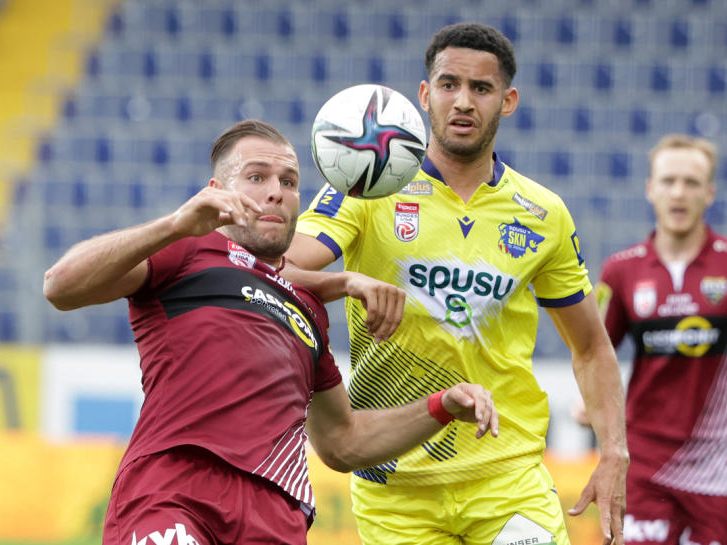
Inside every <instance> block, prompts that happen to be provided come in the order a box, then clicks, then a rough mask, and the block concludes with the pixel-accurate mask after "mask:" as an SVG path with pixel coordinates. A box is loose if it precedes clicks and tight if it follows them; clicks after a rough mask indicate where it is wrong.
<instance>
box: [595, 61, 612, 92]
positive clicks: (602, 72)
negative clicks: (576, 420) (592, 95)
mask: <svg viewBox="0 0 727 545" xmlns="http://www.w3.org/2000/svg"><path fill="white" fill-rule="evenodd" d="M593 87H594V88H595V89H598V90H599V91H610V90H611V89H612V88H613V66H612V65H610V64H606V63H599V64H597V65H596V66H595V68H594V70H593Z"/></svg>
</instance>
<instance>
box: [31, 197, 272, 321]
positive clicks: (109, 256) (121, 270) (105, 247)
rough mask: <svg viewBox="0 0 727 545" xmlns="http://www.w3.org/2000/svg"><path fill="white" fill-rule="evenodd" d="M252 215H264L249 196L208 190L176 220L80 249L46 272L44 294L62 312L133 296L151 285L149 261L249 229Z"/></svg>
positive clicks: (177, 214) (102, 239)
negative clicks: (196, 241) (221, 233)
mask: <svg viewBox="0 0 727 545" xmlns="http://www.w3.org/2000/svg"><path fill="white" fill-rule="evenodd" d="M248 209H252V210H255V211H258V212H259V211H260V208H259V207H258V206H257V204H256V203H255V202H254V201H253V200H251V199H250V198H248V197H246V196H245V195H242V194H239V193H235V192H233V191H229V190H225V189H219V188H217V187H213V186H212V185H210V186H208V187H205V188H204V189H202V190H201V191H200V192H199V193H197V194H196V195H195V196H193V197H192V198H191V199H189V200H188V201H187V202H186V203H184V204H183V205H182V206H181V207H180V208H179V209H177V211H176V212H174V213H173V214H170V215H168V216H164V217H161V218H159V219H156V220H154V221H151V222H149V223H145V224H142V225H137V226H135V227H130V228H128V229H122V230H119V231H113V232H111V233H106V234H104V235H100V236H98V237H94V238H91V239H88V240H85V241H83V242H80V243H78V244H76V245H75V246H73V247H72V248H71V249H70V250H68V252H67V253H66V254H65V255H64V256H63V257H62V258H61V259H60V260H59V261H58V262H57V263H56V264H55V265H53V266H52V267H51V268H50V269H48V271H46V273H45V279H44V282H43V293H44V294H45V296H46V298H47V299H48V300H49V301H50V302H51V303H53V305H54V306H55V307H56V308H58V309H60V310H71V309H74V308H79V307H83V306H87V305H95V304H100V303H107V302H109V301H113V300H115V299H118V298H120V297H125V296H127V295H130V294H132V293H134V292H135V291H136V290H137V289H139V288H140V287H141V285H142V284H143V283H144V280H145V279H146V274H147V263H146V258H147V257H149V256H151V255H152V254H154V253H155V252H157V251H159V250H161V249H162V248H164V247H165V246H167V245H169V244H171V243H172V242H174V241H175V240H179V239H181V238H184V237H186V236H202V235H205V234H208V233H210V232H211V231H213V230H214V229H216V228H218V227H221V226H222V225H229V224H232V223H237V224H239V225H245V223H246V220H247V210H248Z"/></svg>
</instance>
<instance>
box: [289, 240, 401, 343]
mask: <svg viewBox="0 0 727 545" xmlns="http://www.w3.org/2000/svg"><path fill="white" fill-rule="evenodd" d="M285 257H286V261H287V264H286V266H285V268H284V269H283V271H282V274H283V276H285V277H286V278H287V279H288V280H290V281H292V282H295V283H296V284H299V285H301V286H303V287H305V288H307V289H309V290H310V291H312V292H313V293H315V294H316V295H317V296H318V297H319V298H320V299H321V300H322V301H324V302H326V303H327V302H329V301H335V300H336V299H340V298H342V297H346V296H349V297H353V298H355V299H359V300H360V301H361V303H362V304H363V306H364V308H365V309H366V327H367V328H368V331H369V333H370V334H371V335H373V336H374V338H376V340H386V339H388V338H389V337H390V336H391V335H392V333H394V331H395V330H396V328H397V327H398V326H399V323H400V322H401V319H402V317H403V315H404V301H405V299H406V294H405V293H404V290H402V289H401V288H397V287H396V286H393V285H391V284H389V283H387V282H382V281H381V280H377V279H375V278H371V277H370V276H366V275H364V274H361V273H356V272H350V271H345V272H328V271H321V272H318V271H319V270H320V269H322V268H324V267H326V266H328V265H330V264H331V263H333V262H334V261H335V260H336V256H335V255H334V254H333V252H332V251H331V250H330V248H328V247H327V246H326V245H325V244H323V243H322V242H320V241H318V240H316V239H315V238H313V237H311V236H308V235H302V234H300V233H296V234H295V236H294V237H293V242H292V244H291V245H290V248H289V249H288V251H287V252H286V254H285Z"/></svg>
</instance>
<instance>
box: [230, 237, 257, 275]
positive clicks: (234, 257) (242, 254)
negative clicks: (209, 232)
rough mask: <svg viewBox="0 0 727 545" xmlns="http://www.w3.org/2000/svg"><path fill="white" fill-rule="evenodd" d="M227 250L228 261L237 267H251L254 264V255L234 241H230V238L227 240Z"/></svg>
mask: <svg viewBox="0 0 727 545" xmlns="http://www.w3.org/2000/svg"><path fill="white" fill-rule="evenodd" d="M227 252H228V253H227V257H229V258H230V261H232V262H233V263H234V264H235V265H237V266H239V267H247V268H248V269H252V268H253V266H254V265H255V261H256V259H255V256H254V255H252V254H251V253H250V252H248V251H247V250H246V249H245V248H243V247H242V246H240V245H239V244H237V243H236V242H232V241H231V240H228V241H227Z"/></svg>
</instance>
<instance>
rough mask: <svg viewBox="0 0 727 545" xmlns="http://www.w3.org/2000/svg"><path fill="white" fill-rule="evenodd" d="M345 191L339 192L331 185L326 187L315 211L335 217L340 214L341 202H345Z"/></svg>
mask: <svg viewBox="0 0 727 545" xmlns="http://www.w3.org/2000/svg"><path fill="white" fill-rule="evenodd" d="M343 197H344V195H343V193H339V192H338V191H336V190H335V189H333V187H331V186H330V185H329V186H328V187H326V191H325V192H324V193H323V194H322V195H321V196H320V198H319V199H318V202H317V203H316V208H315V211H316V212H317V213H319V214H323V215H324V216H328V217H329V218H333V217H335V215H336V214H338V210H339V208H341V203H343Z"/></svg>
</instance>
